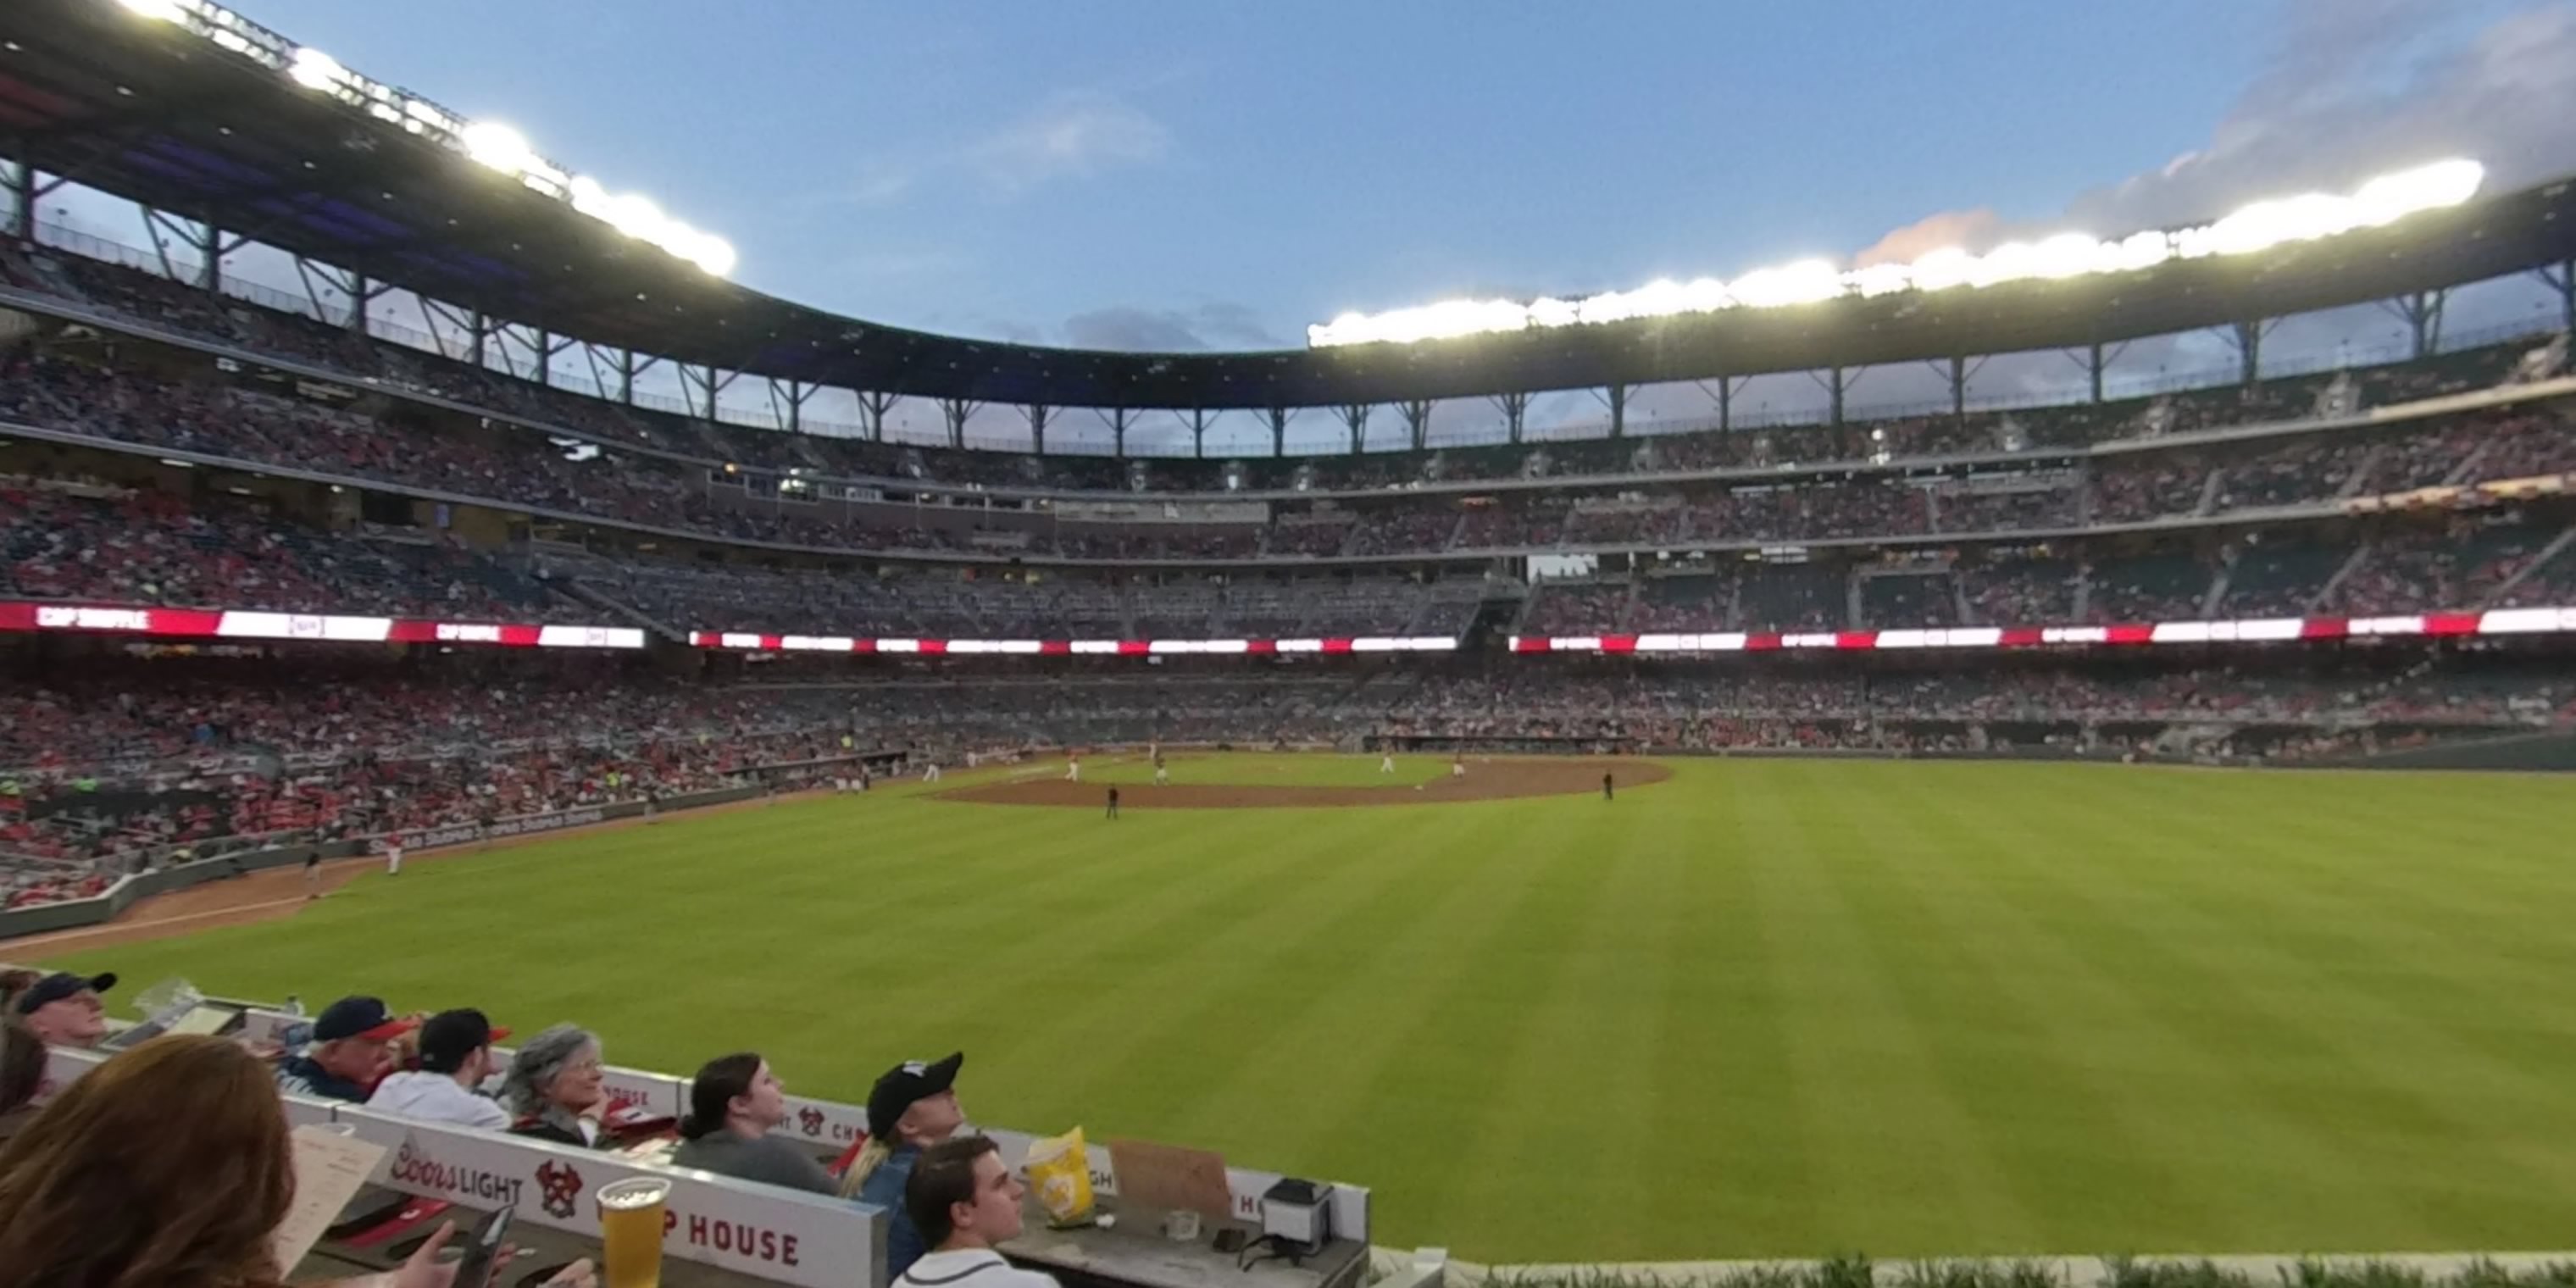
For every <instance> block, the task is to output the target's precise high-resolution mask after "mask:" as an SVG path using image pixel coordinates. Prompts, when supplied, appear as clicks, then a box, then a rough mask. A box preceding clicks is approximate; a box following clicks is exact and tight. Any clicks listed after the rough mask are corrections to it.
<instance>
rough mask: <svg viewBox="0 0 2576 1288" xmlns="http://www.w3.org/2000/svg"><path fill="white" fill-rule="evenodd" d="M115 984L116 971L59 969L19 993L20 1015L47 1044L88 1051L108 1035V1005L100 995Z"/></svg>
mask: <svg viewBox="0 0 2576 1288" xmlns="http://www.w3.org/2000/svg"><path fill="white" fill-rule="evenodd" d="M114 987H116V976H114V975H87V976H83V975H74V974H72V973H71V972H69V971H56V972H55V973H53V974H51V975H47V976H46V977H44V978H43V979H40V980H37V981H36V982H35V983H33V984H30V985H28V986H27V991H26V992H24V993H21V994H19V995H18V1007H17V1010H18V1015H19V1018H21V1019H23V1020H25V1021H26V1023H27V1029H28V1031H29V1032H32V1033H34V1034H35V1035H36V1036H37V1037H39V1038H42V1039H44V1042H45V1045H47V1046H59V1047H78V1048H80V1049H82V1050H84V1051H86V1050H88V1049H89V1048H91V1047H94V1046H97V1045H98V1044H99V1043H100V1042H102V1041H104V1040H106V1038H107V1007H106V1006H105V1005H103V1004H101V1003H100V1001H99V1000H98V995H99V994H101V993H104V992H106V991H107V990H109V989H111V988H114Z"/></svg>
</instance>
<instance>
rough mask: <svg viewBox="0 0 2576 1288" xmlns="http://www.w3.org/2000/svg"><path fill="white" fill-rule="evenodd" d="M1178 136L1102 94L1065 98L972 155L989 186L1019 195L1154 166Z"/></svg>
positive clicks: (1002, 132)
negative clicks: (1051, 185)
mask: <svg viewBox="0 0 2576 1288" xmlns="http://www.w3.org/2000/svg"><path fill="white" fill-rule="evenodd" d="M1171 146H1172V132H1171V131H1170V130H1169V129H1168V128H1166V127H1165V126H1164V125H1163V123H1162V122H1160V121H1157V120H1155V119H1154V118H1153V117H1152V116H1149V115H1147V114H1146V113H1145V112H1144V111H1143V110H1142V109H1139V108H1137V107H1135V106H1133V105H1130V104H1128V103H1125V102H1121V101H1120V100H1118V99H1116V98H1114V97H1111V96H1109V95H1107V94H1102V93H1097V92H1083V93H1074V94H1064V95H1060V96H1058V97H1057V98H1055V99H1053V100H1051V101H1050V102H1048V103H1047V104H1046V105H1045V106H1043V107H1041V108H1039V109H1038V110H1037V111H1035V112H1032V113H1030V114H1029V115H1027V116H1025V117H1023V118H1021V119H1020V120H1018V121H1015V122H1012V123H1011V124H1009V125H1007V126H1004V127H1003V128H1001V129H999V130H997V131H995V132H993V133H992V134H990V135H987V136H986V137H985V138H984V139H982V140H981V141H980V142H977V143H976V144H974V145H973V146H971V147H969V148H968V149H967V150H966V156H967V157H968V158H969V159H970V160H971V161H972V163H973V164H974V166H975V168H976V169H977V170H978V171H980V172H981V173H982V175H983V176H984V178H985V179H986V181H987V182H989V183H991V184H992V185H993V186H994V187H995V188H996V189H998V190H1000V191H1001V192H1004V193H1006V194H1013V195H1016V194H1018V193H1022V192H1026V191H1028V190H1029V189H1032V188H1036V187H1039V186H1041V185H1043V184H1047V183H1050V182H1053V181H1055V180H1058V179H1068V178H1087V177H1089V176H1092V175H1095V174H1100V173H1103V172H1106V171H1109V170H1116V169H1123V168H1127V167H1131V166H1140V165H1150V164H1152V163H1154V162H1156V161H1159V160H1161V159H1162V158H1163V156H1164V155H1165V154H1166V153H1168V152H1169V151H1170V150H1171Z"/></svg>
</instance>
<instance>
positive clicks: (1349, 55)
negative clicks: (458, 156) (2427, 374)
mask: <svg viewBox="0 0 2576 1288" xmlns="http://www.w3.org/2000/svg"><path fill="white" fill-rule="evenodd" d="M242 8H243V9H244V11H245V12H247V13H248V14H250V15H251V16H252V17H254V18H256V19H258V20H259V21H262V22H264V23H267V24H268V25H270V26H272V27H275V28H276V29H278V30H280V31H282V32H284V33H285V34H287V35H288V36H290V37H292V38H294V39H297V40H299V41H302V42H305V43H308V44H312V45H316V46H318V47H320V48H322V49H324V50H326V51H328V52H329V53H331V54H332V55H334V56H336V57H337V58H339V59H340V60H341V61H342V62H343V63H345V64H347V65H349V66H351V67H353V68H356V69H358V70H360V71H363V72H366V73H367V74H369V75H372V76H375V77H378V78H380V79H384V80H389V81H393V82H395V83H397V84H401V85H404V86H406V87H408V88H411V89H413V90H416V91H418V92H421V93H424V94H427V95H429V96H430V97H432V98H435V99H438V100H440V101H442V102H444V103H446V104H447V105H449V106H450V107H453V108H456V109H458V110H460V111H462V112H464V113H466V114H467V115H469V116H473V117H478V118H491V119H498V120H503V121H507V122H509V123H511V124H513V125H516V126H517V127H519V128H520V129H521V130H522V131H523V132H524V133H525V134H527V136H528V137H529V138H530V139H532V140H533V141H534V142H535V143H536V144H537V146H538V147H539V148H540V149H541V150H542V151H544V152H546V153H547V154H548V155H550V156H552V157H553V158H554V159H555V160H557V161H559V162H561V163H563V164H565V165H567V166H569V167H571V168H573V169H575V170H577V171H581V172H586V173H591V174H595V175H597V176H599V177H600V178H601V179H602V180H603V181H604V182H605V183H606V184H607V185H608V186H609V187H610V188H611V189H615V190H623V189H634V190H639V191H642V192H645V193H647V194H650V195H652V196H654V197H656V198H657V199H658V200H660V201H661V202H662V204H663V206H664V207H665V208H666V209H668V210H670V211H672V212H673V213H674V214H677V215H679V216H681V217H683V218H686V219H688V220H690V221H691V222H693V223H695V224H697V225H698V226H700V227H702V228H708V229H711V230H714V231H716V232H719V233H721V234H723V235H725V236H726V237H728V238H730V239H731V240H732V241H733V242H734V243H735V245H736V246H737V247H738V248H739V250H740V252H741V256H742V267H741V269H740V271H739V272H738V274H737V276H738V277H739V278H740V279H741V280H743V281H745V282H747V283H749V284H751V285H753V286H756V287H759V288H762V289H765V290H768V291H772V292H775V293H777V294H781V295H785V296H788V297H791V298H794V299H798V300H802V301H805V302H809V303H814V304H819V305H823V306H826V307H830V308H834V309H837V310H841V311H845V312H848V313H853V314H857V315H860V316H864V317H867V318H871V319H874V320H879V321H885V322H891V323H897V324H903V325H911V326H919V327H925V328H931V329H937V330H944V331H952V332H963V333H968V334H977V335H985V336H994V337H1003V338H1014V339H1023V340H1037V341H1046V342H1051V343H1076V344H1084V345H1096V346H1101V347H1118V348H1194V347H1229V348H1231V347H1265V346H1271V345H1282V346H1286V345H1296V344H1300V343H1302V336H1303V328H1304V326H1305V325H1306V324H1307V323H1309V322H1312V321H1318V320H1321V319H1323V318H1325V317H1327V316H1329V315H1331V314H1332V313H1335V312H1338V311H1340V310H1343V309H1346V308H1359V309H1376V308H1387V307H1395V306H1400V305H1405V304H1413V303H1420V302H1424V301H1426V300H1430V299H1436V298H1440V297H1443V296H1447V295H1452V294H1458V293H1463V292H1501V293H1513V294H1531V293H1539V292H1552V293H1567V292H1584V291H1591V290H1601V289H1613V288H1621V287H1627V286H1633V285H1636V284H1639V283H1641V282H1644V281H1647V280H1649V279H1652V278H1654V277H1657V276H1660V275H1666V274H1672V275H1683V274H1688V275H1699V274H1717V275H1731V274H1733V273H1736V272H1740V271H1742V270H1744V269H1747V268H1751V267H1755V266H1758V265H1761V264H1765V263H1773V262H1779V261H1783V260H1787V259H1791V258H1796V257H1801V256H1806V255H1812V254H1826V255H1833V256H1848V255H1851V254H1853V253H1856V252H1860V251H1862V250H1863V249H1864V248H1867V247H1870V246H1871V245H1872V244H1873V243H1876V242H1878V241H1879V239H1880V238H1881V237H1882V236H1883V235H1885V234H1888V233H1889V232H1890V231H1891V230H1895V229H1899V228H1901V227H1903V226H1906V225H1909V224H1912V223H1914V222H1915V221H1917V220H1921V219H1924V218H1925V217H1927V216H1944V212H1949V213H1948V214H1947V215H1946V217H1942V218H1938V219H1936V222H1935V224H1934V225H1933V228H1932V230H1931V231H1930V232H1929V233H1927V234H1925V235H1926V236H1929V237H1931V238H1933V239H1935V240H1946V239H1948V238H1950V237H1952V236H1965V237H1968V238H1969V239H1971V240H1973V239H1975V238H1977V237H1979V236H1991V235H1994V234H1995V233H1996V232H1997V230H1999V229H2003V228H2009V227H2013V226H2016V225H2020V224H2027V223H2059V224H2062V223H2063V222H2064V221H2065V220H2066V219H2067V218H2068V217H2069V216H2068V212H2069V211H2070V209H2072V210H2073V211H2075V212H2077V214H2076V215H2075V216H2074V217H2075V218H2078V219H2080V220H2081V221H2082V222H2084V223H2085V224H2086V225H2087V226H2088V228H2089V230H2090V231H2094V232H2097V233H2106V234H2107V233H2115V232H2122V231H2127V230H2129V228H2131V227H2135V226H2142V225H2144V224H2146V223H2164V222H2171V221H2172V220H2174V219H2178V218H2188V217H2191V216H2192V215H2197V214H2206V213H2209V212H2210V211H2213V210H2217V209H2222V208H2224V206H2226V205H2228V204H2233V203H2235V202H2238V201H2242V200H2244V199H2247V198H2248V197H2251V196H2255V195H2261V194H2262V193H2264V192H2268V191H2277V190H2278V189H2279V188H2280V187H2281V186H2283V185H2287V184H2292V183H2299V182H2316V183H2343V182H2348V181H2350V180H2351V179H2354V178H2357V177H2362V176H2365V175H2367V174H2368V173H2370V172H2372V171H2373V170H2376V169H2383V168H2388V167H2389V166H2392V165H2395V164H2402V163H2405V162H2407V161H2411V160H2420V159H2426V158H2425V157H2423V156H2421V155H2410V153H2414V152H2422V151H2428V150H2436V149H2442V148H2448V147H2452V146H2461V145H2465V146H2467V147H2469V148H2470V149H2471V150H2474V151H2478V152H2480V153H2482V154H2484V155H2486V156H2487V157H2488V159H2490V160H2491V161H2499V160H2500V161H2501V162H2502V163H2503V164H2502V168H2503V169H2504V170H2505V171H2506V172H2507V174H2508V175H2512V174H2516V173H2521V172H2529V173H2532V174H2535V175H2536V174H2537V173H2541V172H2547V173H2556V172H2561V171H2564V170H2566V169H2571V168H2576V147H2571V145H2570V144H2569V143H2567V142H2565V141H2563V140H2561V139H2560V138H2559V136H2561V135H2563V134H2566V133H2567V132H2566V131H2564V130H2563V129H2560V128H2557V126H2556V124H2555V123H2556V122H2559V121H2563V120H2566V119H2569V114H2570V111H2571V110H2572V109H2576V101H2571V99H2570V97H2569V96H2568V94H2567V93H2566V90H2567V89H2568V87H2569V86H2570V85H2571V84H2576V80H2571V79H2570V78H2571V76H2576V73H2570V72H2569V71H2568V70H2566V69H2567V67H2568V66H2569V65H2570V64H2571V63H2576V59H2571V58H2569V57H2566V56H2565V55H2567V54H2569V53H2571V52H2576V35H2571V33H2576V15H2571V12H2570V9H2569V6H2567V5H2566V4H2563V3H2552V4H2527V3H2514V2H2513V0H2452V2H2451V3H2432V2H2417V0H2280V2H2277V3H2264V2H2262V0H2152V2H2133V0H2090V2H2088V3H2080V4H2079V3H2072V2H2071V0H1957V2H1955V3H1950V4H1940V5H1919V4H1918V5H1897V4H1864V3H1856V2H1853V0H1809V2H1807V3H1800V4H1785V3H1775V4H1753V3H1732V4H1729V3H1718V2H1716V0H1699V2H1697V3H1668V2H1662V0H1619V2H1614V3H1592V4H1582V5H1575V4H1563V3H1558V4H1536V3H1525V2H1522V0H1485V2H1483V3H1410V2H1408V3H1392V4H1391V3H1383V2H1381V3H1363V4H1352V3H1316V2H1310V3H1300V4H1294V5H1286V4H1280V5H1265V6H1254V5H1250V4H1215V3H1205V2H1198V3H1181V2H1177V0H1152V2H1147V0H1112V2H1107V3H1091V4H1066V3H1038V2H1018V0H1012V2H1007V3H1006V2H1002V0H993V2H989V3H957V4H936V5H934V4H916V5H887V4H874V3H866V4H862V3H853V2H850V0H746V2H743V3H733V4H718V3H714V2H712V0H694V2H692V0H618V2H616V3H609V2H607V0H547V2H546V3H543V4H527V3H524V0H450V2H445V3H435V4H431V3H422V4H410V5H389V4H365V3H352V2H351V0H242ZM2177 158H2188V159H2186V160H2184V161H2182V163H2181V164H2180V165H2179V166H2175V163H2176V161H2177ZM2168 167H2174V168H2173V170H2172V172H2171V173H2169V174H2168V173H2166V171H2167V169H2168Z"/></svg>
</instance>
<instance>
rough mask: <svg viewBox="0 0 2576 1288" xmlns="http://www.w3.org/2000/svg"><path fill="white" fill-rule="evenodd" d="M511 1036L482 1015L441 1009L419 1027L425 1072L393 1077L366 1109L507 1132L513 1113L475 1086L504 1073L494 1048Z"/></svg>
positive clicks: (420, 1070) (391, 1076)
mask: <svg viewBox="0 0 2576 1288" xmlns="http://www.w3.org/2000/svg"><path fill="white" fill-rule="evenodd" d="M508 1036H510V1031H509V1030H508V1029H496V1028H493V1027H492V1022H491V1021H490V1020H487V1019H485V1018H483V1013H482V1012H481V1011H441V1012H439V1013H438V1014H436V1015H433V1016H431V1017H429V1021H428V1022H427V1023H425V1024H423V1025H421V1026H420V1068H419V1069H417V1070H405V1071H403V1072H400V1073H394V1074H389V1075H387V1076H386V1078H385V1080H384V1081H382V1082H379V1083H377V1084H376V1092H375V1094H374V1095H372V1096H369V1097H367V1108H369V1109H381V1110H383V1111H384V1112H386V1113H389V1114H401V1115H402V1116H403V1117H405V1118H425V1119H427V1120H429V1121H431V1122H441V1123H455V1124H456V1125H457V1126H460V1127H483V1128H488V1129H490V1130H492V1131H507V1130H509V1127H510V1111H509V1110H506V1109H503V1108H502V1107H501V1106H500V1103H499V1102H498V1101H495V1100H493V1099H492V1098H491V1097H490V1096H486V1095H484V1094H482V1093H481V1092H479V1091H477V1090H475V1088H477V1087H480V1086H482V1085H483V1082H484V1080H485V1079H487V1078H489V1077H491V1076H492V1075H493V1074H495V1073H497V1072H499V1071H500V1068H501V1064H500V1061H499V1060H498V1059H496V1058H494V1056H493V1055H492V1044H493V1043H495V1042H498V1041H500V1040H501V1039H503V1038H506V1037H508Z"/></svg>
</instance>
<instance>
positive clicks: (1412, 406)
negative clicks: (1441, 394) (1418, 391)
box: [1395, 398, 1431, 452]
mask: <svg viewBox="0 0 2576 1288" xmlns="http://www.w3.org/2000/svg"><path fill="white" fill-rule="evenodd" d="M1395 409H1396V411H1397V413H1398V414H1400V415H1402V416H1403V417H1404V437H1405V441H1407V442H1409V443H1411V444H1413V450H1415V451H1417V452H1418V451H1421V450H1422V449H1424V448H1426V447H1429V446H1430V445H1431V400H1430V399H1428V398H1407V399H1405V400H1404V401H1403V402H1400V403H1397V404H1396V405H1395Z"/></svg>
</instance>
